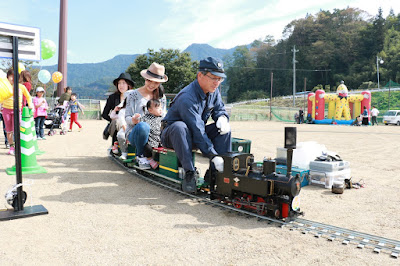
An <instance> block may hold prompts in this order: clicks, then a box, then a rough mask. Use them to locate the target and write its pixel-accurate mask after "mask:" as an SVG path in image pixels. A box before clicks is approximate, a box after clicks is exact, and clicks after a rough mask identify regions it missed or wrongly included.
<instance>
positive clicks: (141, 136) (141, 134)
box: [128, 122, 150, 156]
mask: <svg viewBox="0 0 400 266" xmlns="http://www.w3.org/2000/svg"><path fill="white" fill-rule="evenodd" d="M149 134H150V126H149V124H147V123H146V122H140V123H138V124H136V126H134V127H133V129H132V131H131V132H130V133H129V137H128V139H129V142H130V143H131V145H132V146H134V147H136V156H140V155H143V150H144V146H145V145H146V143H147V141H148V140H149Z"/></svg>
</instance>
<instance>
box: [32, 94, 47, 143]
mask: <svg viewBox="0 0 400 266" xmlns="http://www.w3.org/2000/svg"><path fill="white" fill-rule="evenodd" d="M43 95H44V89H43V88H42V87H38V88H37V89H36V97H35V98H33V107H34V108H35V111H34V113H33V117H34V118H35V130H36V137H37V139H38V140H41V139H46V138H45V136H44V130H43V125H44V121H45V120H46V117H47V109H48V108H49V106H48V104H47V101H46V99H45V98H44V97H43Z"/></svg>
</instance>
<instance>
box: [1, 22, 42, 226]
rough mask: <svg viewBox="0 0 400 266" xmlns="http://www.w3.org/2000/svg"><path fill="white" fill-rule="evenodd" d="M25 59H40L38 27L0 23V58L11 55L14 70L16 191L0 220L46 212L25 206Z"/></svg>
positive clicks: (37, 207) (40, 206)
mask: <svg viewBox="0 0 400 266" xmlns="http://www.w3.org/2000/svg"><path fill="white" fill-rule="evenodd" d="M19 55H20V58H21V59H25V60H40V57H41V55H40V30H39V29H38V28H32V27H25V26H19V25H13V24H7V23H2V22H0V57H2V58H12V60H13V69H14V93H13V94H14V139H15V168H16V171H15V174H16V177H17V184H16V194H14V193H13V198H14V201H16V202H15V203H13V207H14V210H7V211H2V212H0V220H12V219H18V218H24V217H29V216H34V215H41V214H48V211H47V209H46V208H45V207H43V206H42V205H35V206H29V207H25V208H24V200H25V198H26V196H25V195H26V194H25V193H24V192H23V190H22V189H23V187H22V184H23V183H22V170H21V139H20V123H19V113H20V112H19V84H18V80H19V73H18V57H19Z"/></svg>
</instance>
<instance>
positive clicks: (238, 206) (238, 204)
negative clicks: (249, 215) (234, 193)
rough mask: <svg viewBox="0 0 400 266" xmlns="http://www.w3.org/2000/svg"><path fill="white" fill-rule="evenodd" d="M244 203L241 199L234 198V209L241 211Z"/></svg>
mask: <svg viewBox="0 0 400 266" xmlns="http://www.w3.org/2000/svg"><path fill="white" fill-rule="evenodd" d="M242 202H243V201H242V199H241V198H238V197H236V198H234V199H233V200H232V205H233V207H235V208H236V209H241V208H243V204H242Z"/></svg>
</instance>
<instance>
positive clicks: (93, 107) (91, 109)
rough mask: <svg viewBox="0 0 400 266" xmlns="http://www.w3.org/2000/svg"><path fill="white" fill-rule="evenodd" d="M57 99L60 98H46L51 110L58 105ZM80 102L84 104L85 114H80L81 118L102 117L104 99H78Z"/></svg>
mask: <svg viewBox="0 0 400 266" xmlns="http://www.w3.org/2000/svg"><path fill="white" fill-rule="evenodd" d="M56 99H58V98H46V101H47V103H48V104H49V108H50V110H49V111H51V110H53V109H54V108H55V107H56V106H57V105H58V101H57V100H56ZM78 102H79V103H80V104H81V105H83V111H84V115H82V114H80V115H79V119H101V110H102V109H103V108H104V106H103V107H101V102H102V101H100V100H94V99H78ZM104 102H105V101H104Z"/></svg>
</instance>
